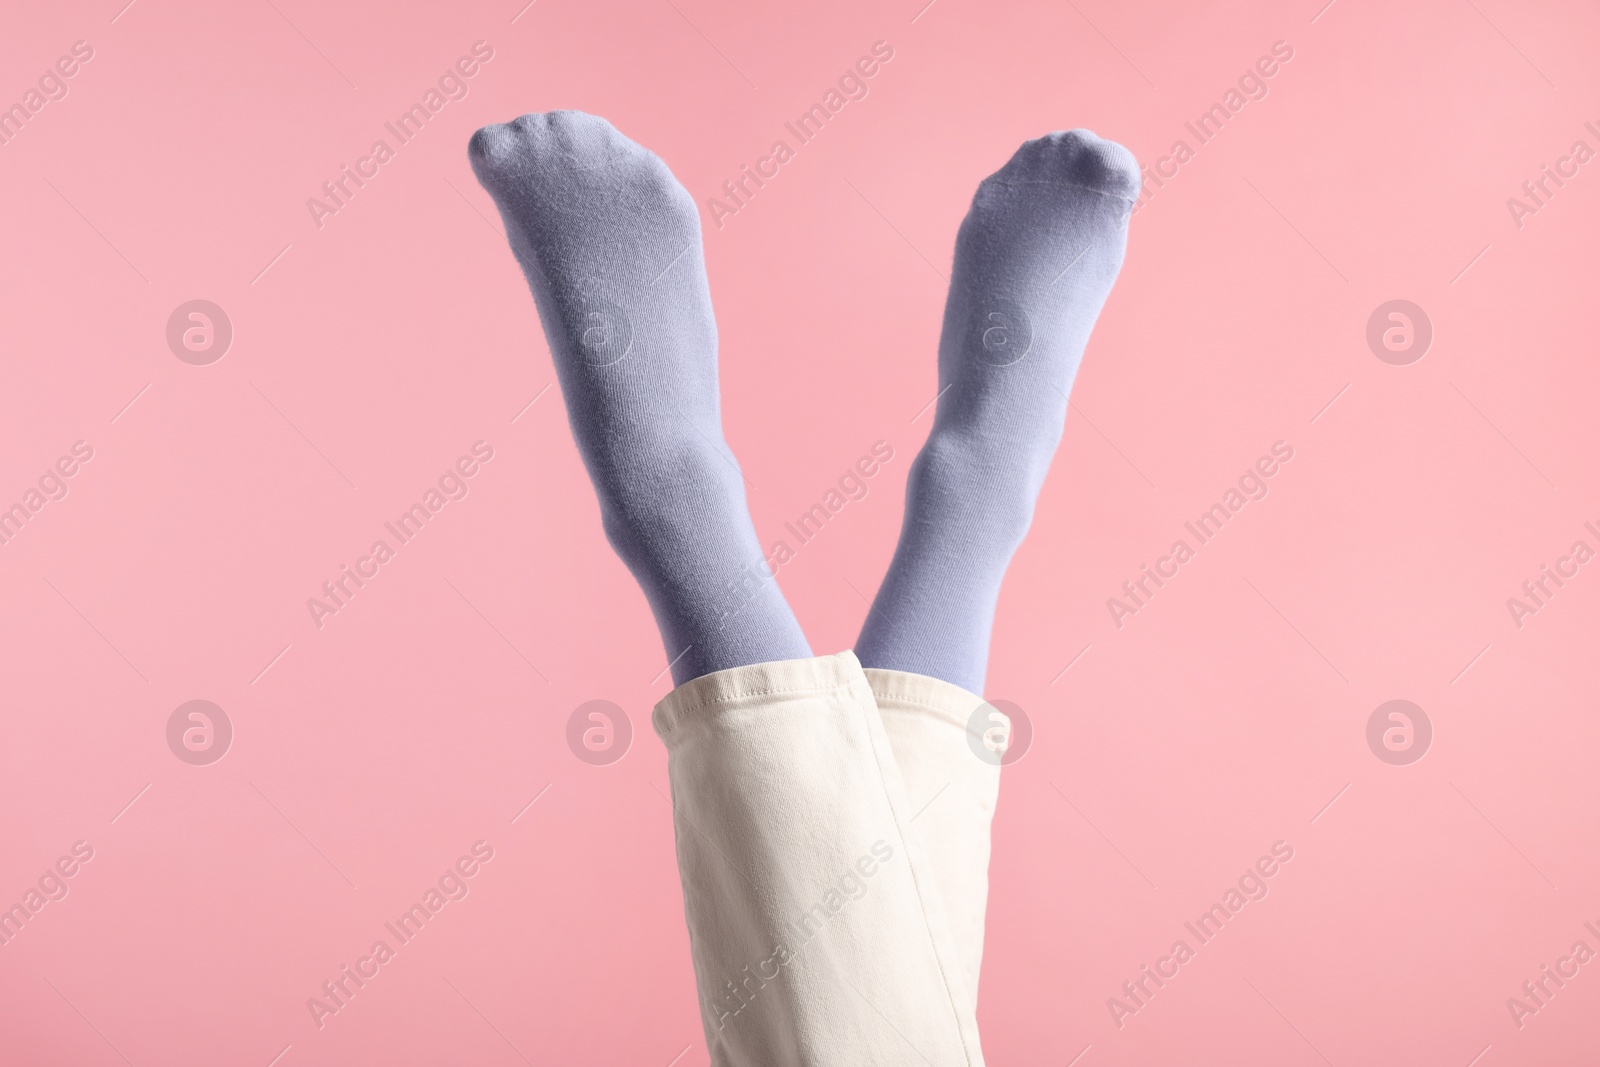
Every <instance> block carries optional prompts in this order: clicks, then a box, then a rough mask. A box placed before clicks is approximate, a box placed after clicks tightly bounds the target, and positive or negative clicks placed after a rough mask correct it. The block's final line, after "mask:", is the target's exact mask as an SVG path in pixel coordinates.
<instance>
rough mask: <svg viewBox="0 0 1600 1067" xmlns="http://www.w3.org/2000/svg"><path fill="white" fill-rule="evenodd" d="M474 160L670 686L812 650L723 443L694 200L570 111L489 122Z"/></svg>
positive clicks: (624, 144) (611, 133)
mask: <svg viewBox="0 0 1600 1067" xmlns="http://www.w3.org/2000/svg"><path fill="white" fill-rule="evenodd" d="M468 153H469V155H470V157H471V160H472V165H473V169H474V170H475V171H476V172H477V175H478V180H479V181H480V182H482V183H483V186H484V188H485V189H487V190H488V191H489V193H490V195H491V196H493V197H494V199H495V203H496V204H497V205H498V206H499V208H500V215H501V217H502V218H503V219H504V220H505V224H506V232H507V234H508V235H509V236H510V239H511V249H512V251H513V252H514V253H515V255H516V258H517V261H518V263H520V264H521V265H522V268H523V272H524V273H525V274H526V275H527V278H528V284H529V287H530V288H531V289H532V290H533V297H534V302H535V303H536V304H537V305H538V308H539V318H540V320H541V321H542V322H543V324H544V331H545V337H546V339H547V340H548V341H549V344H550V354H551V357H552V358H553V359H554V361H555V366H556V374H557V376H558V377H559V378H560V380H561V392H562V395H563V397H564V398H565V400H566V405H567V417H568V420H569V421H570V423H571V425H572V436H573V437H574V439H575V440H576V441H577V444H578V450H579V452H581V453H582V455H583V462H584V465H585V467H587V468H588V471H589V476H590V478H591V479H592V480H593V481H594V486H595V492H596V493H597V494H598V496H599V498H600V514H601V519H602V521H603V523H604V526H605V531H606V537H607V538H608V539H609V540H610V542H611V544H612V547H613V548H615V549H616V551H617V554H618V555H619V556H621V557H622V560H623V562H624V563H626V564H627V565H628V568H629V569H630V570H631V571H632V572H633V575H634V577H635V578H637V579H638V581H639V584H640V585H641V586H642V587H643V588H644V593H645V597H646V598H647V599H648V600H649V602H650V607H651V609H652V610H653V611H654V613H655V617H656V623H657V624H658V625H659V627H660V629H661V637H662V641H663V643H664V644H665V645H666V651H667V657H668V658H669V659H670V660H672V661H673V667H672V672H673V679H674V681H676V682H678V683H680V684H681V683H682V682H686V681H688V680H689V679H691V678H696V677H698V676H700V675H702V674H708V673H710V672H712V671H719V670H724V669H727V668H731V667H741V666H745V665H747V664H753V663H764V662H767V661H769V660H783V659H794V658H799V657H803V656H809V655H810V654H811V652H810V648H809V646H808V645H807V644H806V640H805V636H804V634H802V633H801V631H800V626H799V624H798V623H797V622H796V621H795V618H794V614H793V612H791V611H790V610H789V605H788V604H787V603H786V602H785V601H784V599H783V594H782V593H781V592H779V591H778V587H777V584H776V583H775V582H774V581H773V580H772V578H771V576H770V575H769V574H768V573H767V572H766V570H765V566H764V564H763V563H762V558H763V553H762V551H761V546H760V543H759V542H758V541H757V540H756V534H755V529H754V527H753V526H752V525H751V523H750V516H749V513H748V511H747V510H746V505H745V496H744V485H743V482H742V475H741V474H740V473H739V465H738V463H737V462H736V461H735V460H734V458H733V454H732V453H731V452H730V451H729V450H728V446H727V444H726V443H725V442H724V441H723V437H722V415H721V409H720V403H719V399H718V392H717V326H716V322H715V320H714V319H713V318H712V313H711V293H710V289H709V287H708V286H707V283H706V275H705V262H704V258H703V256H702V254H701V247H700V219H699V215H698V214H697V212H696V210H695V206H694V201H693V200H692V199H690V197H689V194H688V193H687V192H685V191H684V189H683V187H682V186H681V185H679V184H678V182H677V180H676V179H675V178H673V176H672V172H671V171H669V170H668V169H667V166H666V164H664V163H662V162H661V160H660V159H658V158H657V157H656V156H655V155H653V154H652V153H650V152H648V151H646V150H645V149H643V148H641V147H639V146H638V145H636V144H634V143H633V142H632V141H630V140H628V139H627V138H626V137H624V136H622V134H620V133H618V132H617V131H616V130H615V129H614V128H612V126H611V125H610V123H608V122H606V121H605V120H604V119H599V118H596V117H594V116H592V115H585V114H583V113H581V112H576V111H554V112H550V113H549V114H544V115H524V116H522V117H521V118H519V119H517V120H516V121H515V122H511V123H507V124H505V125H502V126H488V127H485V128H484V129H481V130H479V131H478V132H477V133H476V134H475V135H474V136H473V138H472V142H471V144H470V146H469V148H468Z"/></svg>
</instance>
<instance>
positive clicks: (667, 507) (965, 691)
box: [470, 112, 1138, 1065]
mask: <svg viewBox="0 0 1600 1067" xmlns="http://www.w3.org/2000/svg"><path fill="white" fill-rule="evenodd" d="M470 154H471V158H472V163H473V166H474V168H475V170H476V171H477V174H478V177H479V180H480V181H481V182H482V183H483V184H484V186H485V187H486V188H487V189H488V190H489V192H490V193H491V195H493V197H494V198H495V201H496V203H497V204H498V205H499V207H500V211H501V214H502V216H503V218H504V219H505V222H506V230H507V233H508V235H509V237H510V240H511V245H512V250H513V252H514V253H515V255H516V257H517V260H518V262H519V263H520V264H521V265H522V267H523V270H524V273H525V274H526V275H527V278H528V282H529V285H530V287H531V288H532V290H533V295H534V299H535V302H536V303H537V305H538V308H539V314H540V318H541V320H542V322H543V324H544V328H545V335H546V337H547V339H548V341H549V344H550V350H551V353H552V356H553V358H554V360H555V364H556V370H557V374H558V376H559V377H560V380H561V387H562V393H563V396H564V397H565V400H566V405H567V413H568V417H569V420H570V422H571V425H572V431H573V436H574V437H575V438H576V440H577V443H578V447H579V450H580V452H581V453H582V455H583V459H584V462H585V464H586V466H587V468H588V471H589V474H590V476H591V478H592V479H593V481H594V484H595V489H596V492H597V494H598V496H599V499H600V507H601V514H602V517H603V520H604V525H605V530H606V535H607V537H608V539H609V540H610V542H611V544H612V545H613V547H614V548H615V549H616V550H617V553H618V554H619V555H620V556H621V557H622V559H623V560H624V562H626V563H627V565H628V567H629V568H630V569H631V570H632V572H633V574H634V575H635V577H636V578H637V579H638V580H639V582H640V584H641V586H642V587H643V589H644V592H645V594H646V597H647V598H648V600H649V602H650V605H651V608H652V610H653V612H654V614H655V617H656V621H657V623H658V625H659V627H660V630H661V634H662V640H663V642H664V644H665V646H666V653H667V656H668V658H669V660H671V662H672V670H673V678H674V680H675V681H676V682H677V683H678V687H677V689H675V690H674V691H673V693H672V694H670V695H669V696H668V697H667V699H665V700H663V701H662V703H661V705H660V706H658V708H657V709H656V713H655V726H656V730H657V732H658V733H659V734H660V735H661V736H662V738H663V739H664V741H665V742H666V744H667V747H668V750H669V754H670V760H669V771H670V774H671V777H672V784H673V796H674V806H675V808H676V809H677V826H678V857H679V866H680V870H681V873H682V876H683V883H684V890H685V905H686V911H687V912H688V919H689V929H690V938H691V944H692V947H693V951H694V956H695V968H696V978H697V982H698V984H699V987H700V993H701V1004H702V1011H703V1014H704V1017H705V1023H706V1033H707V1041H708V1045H709V1047H710V1049H711V1052H712V1056H713V1060H714V1061H715V1062H717V1063H719V1064H745V1063H752V1064H754V1063H761V1064H774V1063H782V1064H789V1063H844V1062H873V1063H890V1062H917V1061H918V1060H919V1059H920V1060H921V1061H926V1062H928V1063H931V1064H941V1065H942V1064H943V1063H946V1062H948V1063H961V1064H968V1065H971V1064H980V1063H981V1062H982V1054H981V1051H980V1050H979V1048H978V1042H977V1030H976V980H977V971H978V962H979V958H980V956H981V951H982V931H983V914H984V905H985V901H986V898H987V866H988V851H989V837H988V833H989V821H990V817H991V815H992V812H993V807H994V800H995V796H996V791H997V789H998V767H997V766H995V765H993V764H992V763H990V762H986V761H984V760H981V759H978V758H975V756H974V754H973V752H972V750H971V749H970V748H969V746H968V743H967V742H968V738H967V729H968V728H967V719H968V716H969V715H970V714H971V712H972V711H974V710H975V709H976V708H977V707H978V706H979V705H980V703H981V698H980V697H979V696H978V695H977V694H978V693H980V692H981V690H982V688H983V678H984V672H985V666H986V663H987V659H988V651H989V637H990V630H991V626H992V621H993V616H994V608H995V602H996V599H997V597H998V594H999V589H1000V583H1001V580H1002V578H1003V577H1004V574H1005V570H1006V567H1007V565H1008V564H1009V562H1010V560H1011V556H1012V554H1013V553H1014V552H1015V550H1016V548H1017V546H1018V544H1019V543H1020V542H1021V540H1022V538H1023V536H1024V534H1025V533H1026V531H1027V528H1028V525H1029V523H1030V521H1031V519H1032V515H1033V508H1034V502H1035V499H1036V498H1037V495H1038V491H1039V488H1040V485H1041V484H1042V482H1043V480H1044V477H1045V473H1046V471H1047V469H1048V467H1049V464H1050V459H1051V456H1052V455H1053V454H1054V451H1055V447H1056V443H1057V441H1058V440H1059V439H1060V435H1061V430H1062V426H1063V423H1064V421H1065V418H1066V409H1067V396H1068V392H1069V391H1070V389H1071V386H1072V381H1073V379H1074V377H1075V375H1076V373H1077V368H1078V363H1079V360H1080V358H1081V356H1082V352H1083V348H1084V345H1085V343H1086V342H1087V340H1088V336H1089V332H1090V329H1091V328H1092V326H1093V324H1094V320H1095V318H1096V316H1097V315H1098V313H1099V311H1100V307H1101V305H1102V304H1103V303H1104V301H1105V298H1106V296H1107V294H1108V293H1109V291H1110V289H1111V285H1112V283H1113V281H1114V280H1115V278H1116V274H1117V271H1118V269H1119V268H1120V266H1121V263H1122V256H1123V249H1124V245H1125V242H1126V234H1127V219H1128V212H1129V209H1130V206H1131V204H1132V201H1133V199H1134V197H1135V196H1136V195H1137V193H1138V170H1137V167H1136V165H1135V163H1134V161H1133V159H1132V157H1131V156H1130V155H1129V153H1128V152H1127V151H1126V150H1125V149H1123V148H1121V147H1120V146H1118V145H1115V144H1111V143H1109V142H1106V141H1102V140H1100V139H1099V138H1097V137H1095V136H1094V135H1093V134H1090V133H1087V132H1086V131H1073V132H1071V133H1064V134H1062V133H1058V134H1051V135H1049V136H1046V137H1043V138H1040V139H1038V140H1034V141H1029V142H1027V143H1026V144H1024V145H1023V146H1022V147H1021V148H1020V149H1019V150H1018V151H1017V153H1016V154H1015V155H1014V156H1013V157H1012V159H1011V161H1010V162H1008V163H1007V164H1006V165H1005V166H1004V167H1002V168H1001V169H1000V170H999V171H998V172H997V173H996V174H994V175H992V176H991V177H989V178H988V179H986V180H985V181H984V182H983V183H982V184H981V185H980V186H979V188H978V192H977V195H976V196H975V197H974V200H973V204H972V207H971V210H970V211H969V212H968V214H967V217H966V219H965V221H964V222H963V223H962V226H961V229H960V232H959V234H958V237H957V241H956V252H955V262H954V268H953V270H952V275H951V285H950V295H949V300H948V303H947V305H946V309H945V318H944V327H943V333H942V335H941V339H940V344H939V359H938V366H939V375H938V377H939V397H938V403H937V408H936V413H935V417H934V424H933V428H932V430H931V432H930V435H929V438H928V441H927V443H926V444H925V445H924V447H923V449H922V451H921V453H920V454H919V455H918V457H917V459H916V461H915V463H914V464H913V466H912V469H911V474H910V478H909V482H908V486H907V495H906V514H905V520H904V525H903V527H902V530H901V536H900V542H899V546H898V548H897V550H896V552H895V556H894V560H893V562H892V563H891V565H890V567H889V571H888V573H887V575H886V576H885V578H884V581H883V585H882V586H881V588H880V589H879V591H878V594H877V597H876V600H875V602H874V603H873V605H872V609H871V610H870V611H869V612H868V615H867V620H866V623H865V626H864V628H863V630H862V632H861V636H860V639H859V641H858V642H857V646H856V652H855V654H851V653H848V652H847V653H841V654H839V655H838V656H833V657H821V658H817V659H812V658H810V657H811V650H810V647H809V646H808V644H807V643H806V639H805V636H804V634H803V633H802V632H801V629H800V626H799V624H798V623H797V622H796V620H795V617H794V614H793V612H792V611H791V610H790V609H789V606H788V604H787V603H786V602H785V600H784V599H783V595H782V593H781V592H780V591H779V590H778V587H777V584H776V582H774V581H772V580H771V579H770V577H769V576H765V575H763V577H764V580H762V581H759V582H757V583H755V584H754V586H753V587H752V585H751V583H750V582H749V581H748V576H749V574H750V572H751V570H752V568H756V569H758V570H759V568H760V567H761V563H760V562H759V561H760V560H761V558H762V555H763V554H762V551H761V547H760V544H759V542H758V541H757V539H756V535H755V530H754V528H753V526H752V524H751V522H750V517H749V514H748V512H747V510H746V504H745V498H744V490H743V485H742V478H741V475H740V473H739V468H738V464H737V462H736V460H735V459H734V457H733V455H732V454H731V452H730V451H729V449H728V447H727V445H726V443H725V442H724V440H723V436H722V427H721V414H720V406H719V396H718V388H717V372H716V347H717V329H716V322H715V320H714V318H713V316H712V310H711V299H710V293H709V289H708V286H707V282H706V275H705V268H704V261H703V257H702V254H701V243H700V226H699V216H698V213H697V211H696V209H695V205H694V202H693V201H692V199H691V198H690V197H689V195H688V194H687V193H686V192H685V191H684V190H683V188H682V186H680V185H679V184H678V183H677V181H676V180H675V179H674V178H673V176H672V174H671V172H670V171H669V170H668V169H667V167H666V165H665V164H663V163H662V162H661V160H659V159H658V158H657V157H656V156H654V155H653V154H651V153H650V152H648V151H646V150H645V149H643V148H641V147H639V146H638V145H636V144H634V143H633V142H631V141H629V140H628V139H627V138H625V137H623V136H622V135H621V134H620V133H618V132H617V131H616V130H615V129H613V128H612V127H611V126H610V125H609V124H608V123H606V122H605V121H603V120H601V119H597V118H594V117H593V116H589V115H583V114H580V113H576V112H553V113H550V114H547V115H526V116H523V117H522V118H520V119H517V120H516V121H515V122H512V123H509V124H507V125H503V126H491V127H487V128H485V129H483V130H480V131H479V132H478V133H477V134H476V135H475V136H474V137H473V139H472V143H471V146H470ZM857 656H859V660H858V659H857ZM947 788H948V789H950V790H951V795H950V797H948V798H945V801H944V802H943V803H942V804H941V805H940V806H938V807H937V808H934V807H933V806H931V805H928V804H927V803H926V802H927V801H928V800H929V798H930V797H933V796H937V795H938V794H939V793H940V792H942V791H943V790H945V789H947ZM913 802H915V803H916V804H919V805H923V807H922V808H914V807H913V806H912V803H913ZM918 820H926V821H923V822H922V823H921V824H920V826H917V825H913V824H915V823H917V822H918ZM913 1052H914V1053H915V1055H913V1054H912V1053H913Z"/></svg>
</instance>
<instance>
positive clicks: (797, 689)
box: [667, 682, 854, 733]
mask: <svg viewBox="0 0 1600 1067" xmlns="http://www.w3.org/2000/svg"><path fill="white" fill-rule="evenodd" d="M852 684H854V683H852V682H836V683H834V684H833V685H796V686H787V687H780V688H777V689H753V690H750V691H749V692H745V693H728V694H726V695H724V696H719V697H712V698H711V699H709V700H702V701H701V702H700V703H698V704H691V705H690V706H689V707H687V708H677V709H674V711H673V715H672V718H673V723H672V730H676V729H677V728H678V726H679V725H680V724H681V723H682V716H684V715H688V714H690V713H691V712H696V711H699V710H700V709H701V708H709V707H711V706H712V705H713V704H728V703H731V702H733V701H735V700H748V699H749V698H751V697H768V696H775V695H777V694H779V693H830V692H832V691H833V690H835V689H848V688H850V686H851V685H852ZM672 730H668V731H667V732H668V733H671V732H672Z"/></svg>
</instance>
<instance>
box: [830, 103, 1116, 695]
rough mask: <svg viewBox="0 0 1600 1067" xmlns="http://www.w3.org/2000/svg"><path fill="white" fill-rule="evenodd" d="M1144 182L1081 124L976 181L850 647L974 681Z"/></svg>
mask: <svg viewBox="0 0 1600 1067" xmlns="http://www.w3.org/2000/svg"><path fill="white" fill-rule="evenodd" d="M1138 192H1139V171H1138V166H1137V164H1136V163H1135V162H1134V159H1133V156H1132V154H1131V153H1129V152H1128V150H1127V149H1125V148H1123V147H1122V146H1121V145H1118V144H1114V143H1112V142H1110V141H1104V140H1101V139H1100V138H1098V137H1096V136H1095V135H1094V134H1092V133H1090V132H1088V131H1087V130H1072V131H1070V132H1067V133H1052V134H1049V135H1048V136H1045V137H1041V138H1039V139H1038V140H1033V141H1028V142H1027V143H1025V144H1024V145H1023V146H1022V147H1021V148H1019V149H1018V150H1017V152H1016V154H1015V155H1014V156H1012V158H1011V161H1010V162H1008V163H1007V164H1006V165H1005V166H1004V167H1002V168H1000V170H999V171H998V172H996V173H995V174H993V175H991V176H990V177H988V178H986V179H985V180H984V181H983V183H982V184H981V185H979V186H978V192H977V194H976V196H974V197H973V201H972V208H971V210H969V211H968V212H967V217H966V219H965V220H964V221H963V222H962V224H961V229H960V231H959V233H958V235H957V237H956V252H955V264H954V267H953V269H952V272H951V277H950V295H949V298H948V301H947V303H946V305H945V315H944V327H943V332H942V334H941V336H940V341H939V388H940V394H939V401H938V406H937V409H936V413H935V417H934V422H933V428H932V430H931V431H930V433H929V436H928V440H927V443H926V444H925V445H924V446H923V449H922V451H921V452H920V453H919V454H918V456H917V458H916V460H915V462H914V463H913V464H912V468H911V472H910V475H909V479H908V482H907V487H906V513H905V520H904V524H903V526H902V528H901V532H900V542H899V545H898V547H897V548H896V550H895V555H894V559H893V561H892V562H891V563H890V566H889V571H888V573H887V574H886V575H885V577H884V580H883V585H882V586H881V587H880V588H879V590H878V595H877V598H876V600H875V601H874V602H873V605H872V610H871V611H869V612H868V613H867V620H866V624H865V625H864V627H863V628H862V631H861V637H860V639H859V641H858V642H857V644H856V654H857V655H858V656H859V657H860V660H861V662H862V664H864V665H865V666H867V667H879V668H885V669H889V670H901V671H909V672H912V673H916V674H926V675H931V676H932V677H935V678H942V679H944V680H945V681H947V682H951V683H953V684H955V685H958V686H961V687H962V688H963V689H967V690H969V691H971V692H974V693H981V692H982V691H983V681H984V674H985V671H986V668H987V663H988V658H989V637H990V631H991V629H992V627H993V621H994V610H995V603H996V600H997V599H998V597H999V593H1000V583H1001V580H1002V578H1004V576H1005V572H1006V567H1007V566H1008V565H1009V564H1010V562H1011V557H1012V554H1013V553H1014V552H1015V551H1016V549H1017V546H1018V545H1019V544H1021V542H1022V538H1023V536H1024V535H1025V534H1026V533H1027V530H1028V525H1029V523H1030V522H1031V521H1032V519H1033V508H1034V503H1035V501H1036V500H1037V498H1038V495H1039V488H1040V486H1041V485H1042V484H1043V482H1044V477H1045V473H1046V472H1047V471H1048V470H1049V467H1050V459H1051V457H1052V455H1054V453H1055V449H1056V444H1057V442H1058V441H1059V440H1060V438H1061V430H1062V426H1063V424H1064V422H1065V419H1066V412H1067V397H1068V393H1069V392H1070V391H1071V389H1072V382H1073V379H1074V377H1075V376H1076V375H1077V371H1078V363H1079V360H1080V359H1081V358H1082V356H1083V348H1084V345H1085V344H1086V343H1087V341H1088V339H1089V331H1090V330H1091V329H1092V328H1093V326H1094V322H1095V319H1096V317H1097V316H1098V315H1099V314H1100V308H1101V306H1102V305H1103V304H1104V303H1105V299H1106V296H1107V294H1109V293H1110V291H1111V285H1112V283H1113V282H1114V281H1115V280H1116V276H1117V271H1118V270H1119V269H1120V268H1121V266H1122V255H1123V250H1124V247H1125V246H1126V243H1127V232H1128V230H1127V224H1128V213H1129V210H1130V208H1131V206H1132V203H1133V200H1134V198H1135V197H1137V195H1138Z"/></svg>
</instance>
